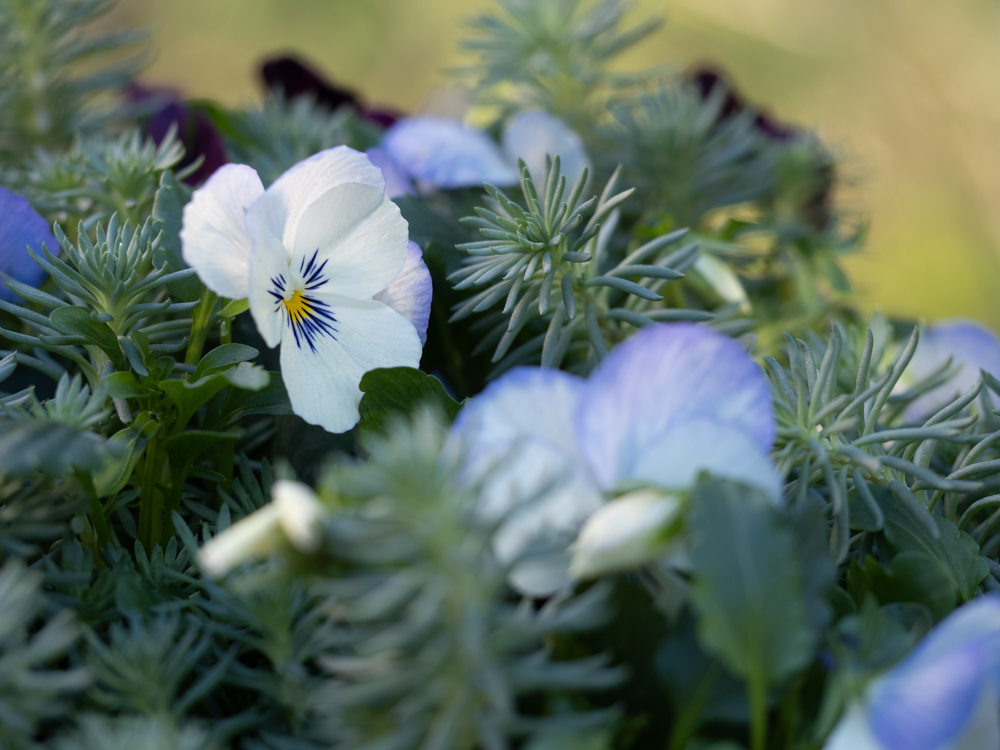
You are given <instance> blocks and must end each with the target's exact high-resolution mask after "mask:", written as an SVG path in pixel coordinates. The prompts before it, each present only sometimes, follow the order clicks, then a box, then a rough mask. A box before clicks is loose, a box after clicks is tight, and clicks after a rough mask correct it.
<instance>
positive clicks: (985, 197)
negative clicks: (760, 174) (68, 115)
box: [111, 0, 1000, 329]
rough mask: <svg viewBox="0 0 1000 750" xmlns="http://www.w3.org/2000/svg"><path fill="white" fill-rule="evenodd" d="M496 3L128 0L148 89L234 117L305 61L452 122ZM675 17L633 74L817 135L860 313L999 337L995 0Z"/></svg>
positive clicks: (998, 26)
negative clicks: (858, 242) (174, 92)
mask: <svg viewBox="0 0 1000 750" xmlns="http://www.w3.org/2000/svg"><path fill="white" fill-rule="evenodd" d="M487 7H492V5H491V3H489V2H487V1H486V0H121V3H120V5H119V6H118V8H117V9H116V10H115V11H114V16H113V18H112V19H111V20H112V22H113V23H116V24H121V23H125V24H132V25H139V26H148V27H150V28H151V29H152V30H153V31H154V34H155V41H156V46H157V48H158V57H157V59H156V60H155V62H154V63H153V65H152V66H151V67H150V68H149V70H148V72H147V74H146V77H145V78H146V80H147V81H148V82H151V83H165V84H171V85H174V86H177V87H179V88H180V89H181V90H183V91H184V92H185V93H186V94H187V95H189V96H193V97H211V98H213V99H217V100H220V101H222V102H225V103H227V104H238V103H240V102H246V101H249V100H252V99H255V98H257V97H259V87H258V83H257V80H256V64H257V62H258V61H259V60H260V59H261V58H262V57H263V56H265V55H267V54H270V53H274V52H278V51H295V52H297V53H300V54H302V55H304V56H306V57H308V58H309V59H311V60H313V61H315V63H316V64H317V65H318V66H320V67H322V68H323V69H324V70H325V71H326V72H327V74H329V76H330V77H331V78H333V79H335V80H336V81H338V82H341V83H344V84H347V85H349V86H351V87H354V88H356V89H358V90H359V91H361V92H363V93H364V94H365V96H366V97H367V98H368V99H369V100H370V101H374V102H380V103H387V104H392V105H395V106H397V107H399V108H402V109H404V110H407V111H411V112H415V111H420V110H426V109H432V110H437V111H441V110H446V109H448V108H449V107H450V106H452V103H453V98H452V97H450V96H449V95H448V93H447V92H446V91H444V89H447V87H448V83H449V79H448V76H447V73H446V70H447V69H448V68H450V67H452V66H455V65H458V64H461V62H462V60H463V58H462V56H461V54H460V52H459V50H458V45H457V41H458V39H459V37H460V36H461V34H462V20H463V19H464V18H467V17H468V16H469V15H470V14H471V13H474V12H476V11H478V10H482V9H484V8H487ZM650 13H653V14H657V15H661V16H664V17H665V18H666V21H667V23H666V25H665V26H664V28H663V29H662V30H661V31H660V32H659V33H658V34H657V35H656V36H655V37H654V38H652V39H650V40H648V41H646V42H645V43H643V44H642V45H641V46H640V47H638V48H636V49H635V50H633V51H631V52H630V53H629V54H628V55H627V57H624V58H623V59H622V61H621V67H622V68H633V69H634V68H637V67H643V66H647V65H651V64H659V63H663V62H669V63H672V64H675V65H677V66H678V67H684V66H687V65H689V64H691V63H694V62H705V61H707V62H712V63H714V64H717V65H721V66H723V67H724V68H725V69H727V70H728V71H729V72H730V74H731V76H732V77H733V78H734V79H735V81H736V83H737V84H738V86H739V87H740V88H741V89H742V90H743V91H744V93H745V94H746V95H747V96H748V97H750V98H751V99H752V100H754V101H757V102H760V103H764V104H765V105H766V106H767V108H768V109H770V110H771V111H772V112H773V113H774V114H775V115H776V116H777V117H779V118H781V119H785V120H789V121H793V122H797V123H802V124H805V125H809V126H813V127H816V128H818V130H819V131H820V133H821V134H822V135H823V136H824V137H825V139H826V140H827V141H828V142H829V143H831V144H832V145H833V147H834V149H835V150H836V152H837V153H838V154H839V155H840V157H841V159H842V162H843V170H842V171H843V175H844V182H845V185H844V187H843V189H842V191H841V192H842V194H841V196H840V201H841V204H842V205H844V206H846V207H848V208H850V209H852V210H860V211H862V212H863V213H864V214H865V215H866V216H868V217H869V219H870V222H871V232H870V235H869V239H868V243H867V248H866V250H865V252H864V253H863V254H861V255H859V256H857V257H855V258H852V259H851V260H850V261H849V263H848V269H849V271H850V273H851V277H852V279H853V281H854V283H855V286H856V287H857V290H858V294H859V297H860V299H861V301H862V303H863V304H864V305H865V306H867V307H869V308H874V307H876V306H877V307H879V308H880V309H882V310H883V311H886V312H890V313H894V314H899V315H908V316H915V317H916V316H919V317H923V318H924V319H926V320H929V321H930V320H935V319H939V318H945V317H954V316H966V317H971V318H974V319H977V320H980V321H982V322H984V323H987V324H988V325H990V326H991V327H993V328H994V329H1000V301H998V292H1000V3H997V2H996V1H995V0H810V1H809V2H803V1H802V0H639V2H638V7H637V9H636V11H635V13H634V17H635V18H640V17H642V16H643V15H647V14H650Z"/></svg>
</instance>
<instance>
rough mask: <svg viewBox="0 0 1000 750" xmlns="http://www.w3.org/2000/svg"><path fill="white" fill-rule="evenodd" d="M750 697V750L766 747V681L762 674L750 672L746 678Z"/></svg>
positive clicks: (760, 749)
mask: <svg viewBox="0 0 1000 750" xmlns="http://www.w3.org/2000/svg"><path fill="white" fill-rule="evenodd" d="M747 692H748V693H749V698H750V750H765V748H766V747H767V682H766V681H765V680H764V679H763V678H762V675H760V674H759V673H757V670H755V673H751V675H750V676H749V678H748V679H747Z"/></svg>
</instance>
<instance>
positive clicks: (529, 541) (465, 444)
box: [449, 368, 603, 596]
mask: <svg viewBox="0 0 1000 750" xmlns="http://www.w3.org/2000/svg"><path fill="white" fill-rule="evenodd" d="M582 386H583V381H581V380H580V379H579V378H576V377H574V376H572V375H568V374H566V373H564V372H559V371H557V370H542V369H538V368H517V369H515V370H512V371H511V372H509V373H507V374H506V375H504V376H503V377H501V378H500V379H498V380H497V381H495V382H494V383H491V384H490V385H489V386H488V387H487V388H486V389H485V390H484V391H483V392H482V393H481V394H480V395H479V396H477V397H476V398H475V399H473V400H472V402H471V403H469V404H468V405H467V406H466V407H465V408H464V409H462V411H461V412H459V416H458V419H457V420H456V421H455V424H454V425H453V427H452V432H451V435H450V436H449V441H450V442H451V443H453V444H454V443H458V444H459V445H460V450H461V454H462V455H463V457H464V465H463V468H462V472H461V477H462V479H463V480H464V481H465V482H467V483H469V484H478V485H481V490H480V493H479V497H480V504H479V508H478V510H479V512H480V514H481V515H482V516H483V517H484V518H487V519H489V520H491V521H495V522H501V523H500V526H499V528H498V530H497V533H496V534H495V535H494V538H493V550H494V553H495V554H496V556H497V558H498V560H499V561H500V562H501V563H502V564H504V565H506V566H509V567H510V569H511V570H510V576H509V580H510V583H511V585H512V586H514V587H515V588H516V589H518V590H519V591H521V592H522V593H525V594H529V595H532V596H545V595H548V594H551V593H553V591H555V590H556V589H558V588H560V587H561V586H562V585H563V584H565V583H566V582H568V581H569V575H568V568H569V555H568V553H567V552H566V548H567V546H568V545H569V543H570V542H571V541H572V540H573V538H574V537H575V536H576V532H577V530H578V529H579V527H580V524H582V523H583V521H584V520H585V519H586V518H587V517H588V516H589V515H590V514H591V513H593V512H594V511H595V510H597V509H598V508H599V507H600V506H601V504H602V503H603V496H602V494H601V492H600V490H599V489H598V487H597V486H596V485H595V484H594V480H593V479H592V478H591V476H590V475H589V473H588V472H587V470H586V467H585V465H584V463H583V460H582V457H581V456H580V453H579V449H578V447H577V444H576V440H575V438H574V436H573V413H574V412H575V410H576V408H577V404H578V402H579V393H580V390H581V388H582ZM449 449H453V450H454V449H455V448H454V445H450V446H449ZM539 552H541V554H539Z"/></svg>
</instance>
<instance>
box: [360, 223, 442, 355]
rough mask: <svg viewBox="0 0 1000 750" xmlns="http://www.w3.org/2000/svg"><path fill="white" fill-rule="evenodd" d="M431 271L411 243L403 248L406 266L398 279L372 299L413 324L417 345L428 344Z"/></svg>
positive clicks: (419, 250)
mask: <svg viewBox="0 0 1000 750" xmlns="http://www.w3.org/2000/svg"><path fill="white" fill-rule="evenodd" d="M433 292H434V290H433V288H432V285H431V272H430V271H429V270H428V269H427V264H426V263H424V254H423V251H421V249H420V246H419V245H418V244H417V243H416V242H413V241H412V240H411V241H410V243H409V244H408V245H407V246H406V263H405V264H404V265H403V270H402V271H400V272H399V276H397V277H396V278H395V279H393V281H392V283H391V284H389V286H388V287H386V288H385V289H383V290H382V291H381V292H379V293H378V294H376V295H375V296H374V297H372V299H375V300H378V301H379V302H381V303H382V304H384V305H388V306H389V307H391V308H392V309H393V310H395V311H396V312H398V313H399V314H400V315H402V316H403V317H404V318H406V319H407V320H408V321H410V322H411V323H413V327H414V328H416V329H417V335H419V336H420V343H421V344H426V343H427V322H428V321H429V320H430V317H431V297H432V296H433Z"/></svg>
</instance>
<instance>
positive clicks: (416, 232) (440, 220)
mask: <svg viewBox="0 0 1000 750" xmlns="http://www.w3.org/2000/svg"><path fill="white" fill-rule="evenodd" d="M393 203H395V204H396V205H397V206H398V207H399V212H400V213H401V214H402V215H403V218H404V219H406V221H407V223H408V224H409V228H410V239H411V240H413V241H414V242H416V243H417V244H418V245H420V246H421V247H424V248H426V246H427V245H430V244H431V243H434V244H437V245H441V246H442V247H446V248H449V249H450V248H452V247H454V246H455V245H457V244H459V243H461V242H468V241H469V232H468V231H467V230H466V229H465V227H463V226H462V225H461V224H459V223H458V222H457V221H455V220H454V219H453V218H451V217H450V216H442V215H441V214H439V213H437V212H435V211H434V210H433V209H431V208H428V206H427V204H426V203H424V202H423V201H422V200H420V199H419V198H414V197H413V196H410V195H402V196H399V197H398V198H393Z"/></svg>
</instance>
